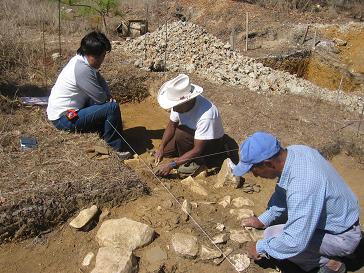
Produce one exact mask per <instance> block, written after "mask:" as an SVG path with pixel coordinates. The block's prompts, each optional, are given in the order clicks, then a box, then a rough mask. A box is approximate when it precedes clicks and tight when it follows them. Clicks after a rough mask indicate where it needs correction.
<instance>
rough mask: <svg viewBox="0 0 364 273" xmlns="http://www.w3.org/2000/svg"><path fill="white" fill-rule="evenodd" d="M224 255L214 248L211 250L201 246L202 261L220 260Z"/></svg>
mask: <svg viewBox="0 0 364 273" xmlns="http://www.w3.org/2000/svg"><path fill="white" fill-rule="evenodd" d="M221 256H222V253H221V252H220V251H219V250H217V249H213V248H209V247H207V246H201V252H200V259H201V260H212V259H216V258H220V257H221Z"/></svg>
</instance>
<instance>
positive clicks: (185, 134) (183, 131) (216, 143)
mask: <svg viewBox="0 0 364 273" xmlns="http://www.w3.org/2000/svg"><path fill="white" fill-rule="evenodd" d="M194 136H195V130H192V129H190V128H188V127H187V126H183V125H180V126H178V127H177V128H176V131H175V134H174V136H173V138H172V139H171V140H170V141H169V142H168V143H167V145H166V146H165V147H164V151H163V156H165V157H177V156H182V155H184V154H185V153H186V152H188V151H190V150H192V148H193V146H194V140H195V139H194ZM206 142H207V143H206V145H205V147H204V150H203V151H202V154H201V155H200V156H206V155H209V154H214V153H218V152H222V151H223V150H224V137H221V138H218V139H211V140H206ZM224 156H226V155H224V154H218V155H211V156H206V157H204V158H198V159H196V160H191V161H195V162H196V163H198V164H206V165H208V166H211V167H212V166H219V165H221V164H220V163H221V162H222V161H223V159H222V157H224ZM221 160H222V161H221Z"/></svg>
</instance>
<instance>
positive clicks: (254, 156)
mask: <svg viewBox="0 0 364 273" xmlns="http://www.w3.org/2000/svg"><path fill="white" fill-rule="evenodd" d="M280 149H281V144H280V143H279V141H278V139H277V138H276V137H275V136H273V135H271V134H269V133H266V132H255V133H254V134H253V135H251V136H249V137H248V138H247V139H246V140H245V141H244V142H243V143H242V144H241V145H240V150H239V154H240V161H239V164H238V165H236V166H235V167H234V169H233V174H234V175H235V176H243V175H244V174H246V173H247V172H249V170H250V169H251V167H252V166H253V164H257V163H260V162H262V161H264V160H267V159H269V158H271V157H272V156H274V155H275V154H277V153H278V152H279V151H280Z"/></svg>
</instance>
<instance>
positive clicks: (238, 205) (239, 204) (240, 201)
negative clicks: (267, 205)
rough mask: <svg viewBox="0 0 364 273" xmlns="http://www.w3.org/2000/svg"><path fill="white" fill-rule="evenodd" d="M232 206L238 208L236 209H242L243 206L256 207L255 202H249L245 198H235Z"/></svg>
mask: <svg viewBox="0 0 364 273" xmlns="http://www.w3.org/2000/svg"><path fill="white" fill-rule="evenodd" d="M231 204H232V205H233V206H234V207H236V208H241V207H243V206H250V207H252V206H254V203H253V201H251V200H249V199H248V198H244V197H238V198H234V199H233V200H232V201H231Z"/></svg>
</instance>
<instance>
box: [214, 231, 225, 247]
mask: <svg viewBox="0 0 364 273" xmlns="http://www.w3.org/2000/svg"><path fill="white" fill-rule="evenodd" d="M228 239H229V235H228V234H227V233H221V234H217V235H215V236H214V237H212V241H213V243H214V244H223V243H226V242H227V240H228Z"/></svg>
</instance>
